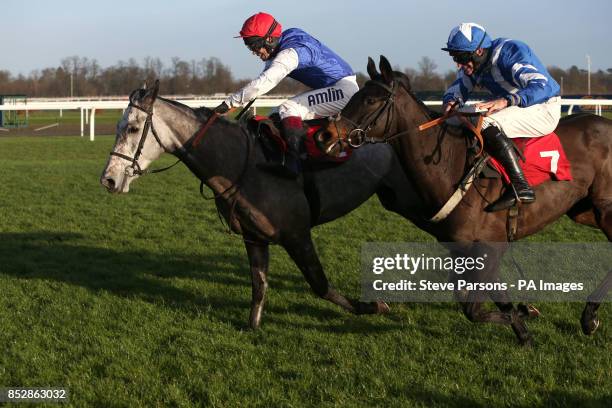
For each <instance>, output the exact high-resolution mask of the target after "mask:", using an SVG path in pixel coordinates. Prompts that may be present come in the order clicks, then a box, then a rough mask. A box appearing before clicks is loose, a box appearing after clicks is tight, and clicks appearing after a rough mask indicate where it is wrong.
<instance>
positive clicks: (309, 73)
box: [215, 13, 359, 178]
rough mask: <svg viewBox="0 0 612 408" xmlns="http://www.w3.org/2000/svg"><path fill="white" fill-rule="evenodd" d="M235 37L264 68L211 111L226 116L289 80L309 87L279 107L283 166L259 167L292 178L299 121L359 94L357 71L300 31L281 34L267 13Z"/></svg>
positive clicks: (338, 108) (327, 113)
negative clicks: (283, 142)
mask: <svg viewBox="0 0 612 408" xmlns="http://www.w3.org/2000/svg"><path fill="white" fill-rule="evenodd" d="M239 37H242V38H243V39H244V43H245V45H246V46H247V47H248V48H249V49H250V50H251V51H252V52H253V54H255V55H257V56H258V57H259V58H261V60H262V61H264V62H265V67H264V70H263V72H262V73H261V74H260V75H259V76H258V77H257V78H255V79H254V80H253V81H251V82H249V83H248V84H247V85H246V86H245V87H243V88H242V89H240V90H239V91H237V92H235V93H234V94H232V95H230V96H229V97H228V98H227V99H226V100H225V101H224V102H223V103H222V104H221V105H219V106H218V107H217V108H216V109H215V111H216V112H217V113H219V114H224V113H226V112H227V111H228V110H229V109H231V108H235V107H239V106H244V105H245V104H247V103H248V102H249V101H251V100H253V99H255V98H257V97H258V96H260V95H263V94H265V93H267V92H269V91H270V90H271V89H272V88H274V87H275V86H276V85H278V84H279V83H280V82H281V80H282V79H283V78H285V77H287V76H288V77H290V78H293V79H295V80H297V81H299V82H301V83H303V84H304V85H306V86H308V87H309V88H312V90H311V91H308V92H304V93H301V94H299V95H296V96H294V97H293V98H290V99H289V100H287V101H286V102H284V103H283V104H282V105H281V106H280V107H279V109H278V113H279V114H280V117H281V131H282V134H283V136H284V137H285V140H286V141H287V145H288V152H287V154H286V155H285V158H284V161H283V163H276V164H272V165H269V166H268V165H262V166H259V167H260V168H264V169H267V170H272V171H275V172H277V173H279V174H280V175H283V176H287V177H289V178H295V177H296V176H297V175H298V174H299V170H300V168H299V165H300V162H299V151H300V143H301V140H302V138H303V137H304V136H305V129H304V126H303V123H302V120H306V119H314V118H317V117H327V116H332V115H335V114H336V113H338V112H340V111H341V110H342V108H343V107H344V106H345V105H346V104H347V103H348V101H349V99H351V96H353V94H354V93H356V92H357V91H358V90H359V87H358V85H357V80H356V76H355V73H354V72H353V70H352V68H351V67H350V66H349V64H348V63H346V62H345V61H344V60H343V59H342V58H340V57H339V56H338V55H337V54H336V53H334V52H333V51H332V50H331V49H329V48H328V47H327V46H325V44H323V43H321V42H320V41H319V40H317V39H316V38H314V37H312V36H311V35H310V34H308V33H306V32H305V31H303V30H300V29H298V28H290V29H288V30H285V31H281V25H280V24H279V23H278V22H277V21H276V20H275V19H274V17H272V16H271V15H269V14H266V13H257V14H255V15H253V16H251V17H250V18H249V19H247V20H246V22H245V23H244V25H243V27H242V30H241V31H240V35H239Z"/></svg>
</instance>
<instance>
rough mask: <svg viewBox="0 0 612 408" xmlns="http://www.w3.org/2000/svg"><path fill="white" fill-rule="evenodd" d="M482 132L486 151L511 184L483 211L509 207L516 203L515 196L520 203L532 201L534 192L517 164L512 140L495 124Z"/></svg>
mask: <svg viewBox="0 0 612 408" xmlns="http://www.w3.org/2000/svg"><path fill="white" fill-rule="evenodd" d="M482 134H483V136H484V142H485V149H486V151H487V153H489V154H490V155H491V156H493V158H495V159H496V160H497V161H498V162H499V163H500V164H501V165H502V166H503V167H504V169H505V170H506V172H507V173H508V177H509V178H510V183H511V184H512V185H511V186H508V187H507V188H506V191H505V192H504V194H502V196H501V197H500V198H499V199H498V200H497V201H495V202H494V203H492V204H489V205H488V206H487V207H486V208H485V211H488V212H495V211H501V210H505V209H507V208H510V207H512V206H513V205H514V204H516V199H517V198H518V200H519V201H520V202H521V203H522V204H529V203H532V202H534V201H535V198H536V197H535V193H534V192H533V190H532V189H531V187H530V186H529V183H528V182H527V180H526V179H525V175H524V174H523V170H522V169H521V167H520V166H519V162H518V157H517V153H516V150H514V145H513V144H512V142H511V141H510V140H509V139H508V138H507V137H506V135H504V134H503V133H502V132H501V131H500V130H499V129H498V128H497V127H495V126H489V127H488V128H486V129H485V130H484V131H483V132H482Z"/></svg>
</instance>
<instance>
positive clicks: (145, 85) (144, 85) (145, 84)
mask: <svg viewBox="0 0 612 408" xmlns="http://www.w3.org/2000/svg"><path fill="white" fill-rule="evenodd" d="M142 89H144V90H146V89H147V81H146V80H145V81H144V83H143V84H142Z"/></svg>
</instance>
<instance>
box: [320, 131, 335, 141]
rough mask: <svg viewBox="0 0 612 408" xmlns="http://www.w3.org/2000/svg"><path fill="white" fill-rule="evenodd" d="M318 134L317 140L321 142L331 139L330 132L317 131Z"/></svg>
mask: <svg viewBox="0 0 612 408" xmlns="http://www.w3.org/2000/svg"><path fill="white" fill-rule="evenodd" d="M318 136H319V137H318V139H319V142H323V143H324V142H327V141H329V140H331V138H332V135H331V133H330V132H321V133H319V135H318Z"/></svg>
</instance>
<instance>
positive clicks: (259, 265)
mask: <svg viewBox="0 0 612 408" xmlns="http://www.w3.org/2000/svg"><path fill="white" fill-rule="evenodd" d="M244 246H245V247H246V251H247V255H248V257H249V265H250V267H251V284H252V296H251V315H250V316H249V326H250V327H251V329H257V328H258V327H259V325H260V323H261V315H262V313H263V307H264V301H265V297H266V289H268V264H269V259H270V248H269V246H268V243H267V242H264V241H258V240H256V239H252V237H250V236H245V237H244Z"/></svg>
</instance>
